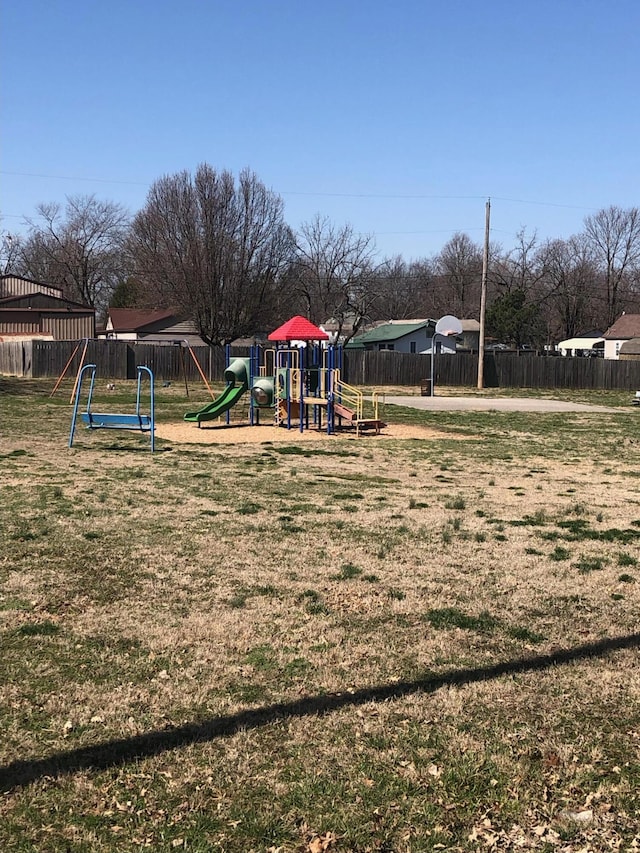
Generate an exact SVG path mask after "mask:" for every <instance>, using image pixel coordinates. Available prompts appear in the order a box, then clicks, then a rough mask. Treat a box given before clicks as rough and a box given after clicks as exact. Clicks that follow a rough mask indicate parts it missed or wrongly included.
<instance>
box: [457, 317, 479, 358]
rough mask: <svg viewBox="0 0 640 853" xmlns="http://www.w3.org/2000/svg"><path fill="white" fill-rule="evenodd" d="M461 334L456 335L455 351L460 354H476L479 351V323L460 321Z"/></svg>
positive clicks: (475, 321)
mask: <svg viewBox="0 0 640 853" xmlns="http://www.w3.org/2000/svg"><path fill="white" fill-rule="evenodd" d="M460 324H461V326H462V333H461V334H460V335H458V337H457V341H458V345H457V349H458V351H462V352H478V350H479V349H480V323H479V322H478V321H477V320H460Z"/></svg>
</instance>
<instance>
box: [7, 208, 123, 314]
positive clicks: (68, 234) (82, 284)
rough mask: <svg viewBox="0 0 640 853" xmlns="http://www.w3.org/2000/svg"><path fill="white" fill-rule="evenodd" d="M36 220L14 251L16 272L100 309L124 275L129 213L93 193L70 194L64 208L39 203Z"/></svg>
mask: <svg viewBox="0 0 640 853" xmlns="http://www.w3.org/2000/svg"><path fill="white" fill-rule="evenodd" d="M37 211H38V214H39V220H40V221H37V222H33V221H29V224H30V233H29V236H28V238H27V239H26V241H25V242H24V243H23V244H22V246H21V250H20V261H19V266H20V271H21V272H22V273H23V274H25V275H28V276H30V277H31V278H34V279H36V280H38V281H43V282H46V283H47V284H53V285H56V286H57V287H61V288H62V290H63V292H64V295H65V296H66V297H67V298H68V299H72V300H75V301H77V302H82V303H84V304H85V305H91V306H93V307H94V308H98V309H104V308H106V306H107V305H108V304H109V298H110V296H111V294H112V292H113V291H114V289H115V288H116V286H117V284H118V283H119V282H120V281H121V280H122V278H123V277H124V276H125V275H126V269H127V261H126V253H125V241H126V236H127V232H128V226H129V214H128V213H127V211H126V210H125V209H124V208H123V207H122V206H121V205H119V204H116V203H114V202H111V201H100V200H99V199H97V198H96V197H95V196H93V195H89V196H74V197H70V198H68V199H67V203H66V205H65V207H64V209H63V208H62V206H61V205H60V204H57V203H50V204H41V205H39V206H38V208H37Z"/></svg>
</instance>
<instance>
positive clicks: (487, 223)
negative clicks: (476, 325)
mask: <svg viewBox="0 0 640 853" xmlns="http://www.w3.org/2000/svg"><path fill="white" fill-rule="evenodd" d="M490 229H491V199H490V198H488V199H487V203H486V205H485V220H484V251H483V252H482V289H481V291H480V335H479V337H478V388H479V389H480V390H482V388H484V315H485V312H486V308H487V273H488V271H489V231H490Z"/></svg>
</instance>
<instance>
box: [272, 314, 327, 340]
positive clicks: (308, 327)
mask: <svg viewBox="0 0 640 853" xmlns="http://www.w3.org/2000/svg"><path fill="white" fill-rule="evenodd" d="M269 340H270V341H328V340H329V335H328V334H327V333H326V332H323V331H322V329H319V328H318V327H317V326H314V325H313V323H310V322H309V320H307V318H306V317H301V316H300V315H299V314H298V315H296V316H295V317H292V318H291V319H290V320H287V322H286V323H283V324H282V326H280V327H279V328H278V329H276V330H275V332H271V334H270V335H269Z"/></svg>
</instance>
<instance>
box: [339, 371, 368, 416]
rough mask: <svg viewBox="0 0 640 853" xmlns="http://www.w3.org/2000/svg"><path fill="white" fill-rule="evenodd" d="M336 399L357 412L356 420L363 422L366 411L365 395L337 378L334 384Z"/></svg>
mask: <svg viewBox="0 0 640 853" xmlns="http://www.w3.org/2000/svg"><path fill="white" fill-rule="evenodd" d="M334 393H335V396H336V399H337V400H338V401H339V402H340V403H342V404H343V405H344V406H348V407H349V408H350V409H353V411H354V412H355V416H356V420H359V421H360V420H362V417H363V410H364V394H363V393H362V391H360V390H359V389H358V388H354V386H353V385H348V384H347V383H346V382H343V381H342V379H340V378H336V380H335V383H334Z"/></svg>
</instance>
